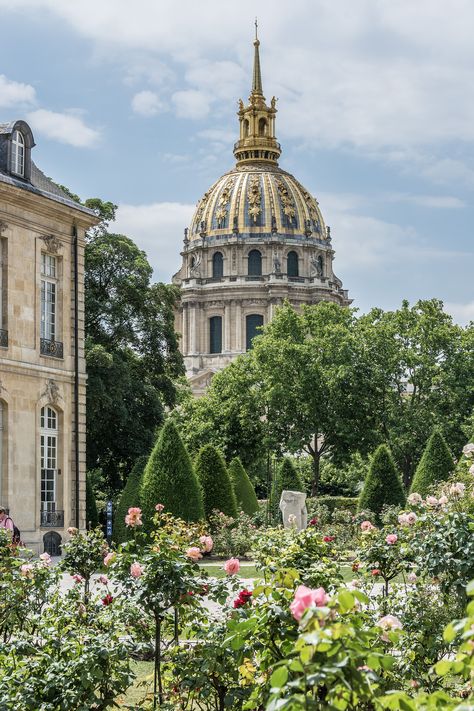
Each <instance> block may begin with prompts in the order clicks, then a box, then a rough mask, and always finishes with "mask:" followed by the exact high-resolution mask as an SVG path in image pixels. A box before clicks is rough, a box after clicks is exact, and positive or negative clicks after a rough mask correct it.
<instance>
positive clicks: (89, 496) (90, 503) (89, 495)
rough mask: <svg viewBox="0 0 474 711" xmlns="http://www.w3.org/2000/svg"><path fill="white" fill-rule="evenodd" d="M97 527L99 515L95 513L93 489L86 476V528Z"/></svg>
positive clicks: (95, 505)
mask: <svg viewBox="0 0 474 711" xmlns="http://www.w3.org/2000/svg"><path fill="white" fill-rule="evenodd" d="M98 525H99V514H98V513H97V503H96V500H95V495H94V489H93V488H92V482H91V480H90V478H89V475H88V474H86V526H87V528H96V526H98Z"/></svg>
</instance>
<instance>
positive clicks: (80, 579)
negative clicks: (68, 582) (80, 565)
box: [72, 573, 84, 583]
mask: <svg viewBox="0 0 474 711" xmlns="http://www.w3.org/2000/svg"><path fill="white" fill-rule="evenodd" d="M72 579H73V580H74V582H75V583H82V582H84V578H83V577H82V575H79V573H74V575H73V576H72Z"/></svg>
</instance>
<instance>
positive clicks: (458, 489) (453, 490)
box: [449, 481, 466, 497]
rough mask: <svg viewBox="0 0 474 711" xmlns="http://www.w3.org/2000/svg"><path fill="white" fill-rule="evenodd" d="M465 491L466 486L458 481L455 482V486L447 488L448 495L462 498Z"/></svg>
mask: <svg viewBox="0 0 474 711" xmlns="http://www.w3.org/2000/svg"><path fill="white" fill-rule="evenodd" d="M465 491H466V485H465V484H463V483H462V482H460V481H457V482H456V483H455V484H451V486H450V487H449V493H450V494H451V496H455V497H457V496H462V495H463V494H464V492H465Z"/></svg>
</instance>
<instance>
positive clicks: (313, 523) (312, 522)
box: [309, 516, 318, 526]
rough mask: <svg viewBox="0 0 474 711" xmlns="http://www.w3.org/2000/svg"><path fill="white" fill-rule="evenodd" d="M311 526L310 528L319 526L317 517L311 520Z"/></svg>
mask: <svg viewBox="0 0 474 711" xmlns="http://www.w3.org/2000/svg"><path fill="white" fill-rule="evenodd" d="M309 525H310V526H317V525H318V519H317V517H316V516H314V518H312V519H311V520H310V522H309Z"/></svg>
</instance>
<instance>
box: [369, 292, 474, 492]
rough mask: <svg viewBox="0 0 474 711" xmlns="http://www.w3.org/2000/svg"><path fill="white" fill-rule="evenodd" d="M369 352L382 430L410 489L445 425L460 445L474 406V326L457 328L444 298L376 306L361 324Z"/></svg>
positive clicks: (450, 438) (451, 438) (375, 407)
mask: <svg viewBox="0 0 474 711" xmlns="http://www.w3.org/2000/svg"><path fill="white" fill-rule="evenodd" d="M359 328H360V331H361V334H362V336H363V340H364V342H365V344H366V348H367V349H368V351H369V352H370V355H371V361H372V363H373V367H372V377H373V388H372V392H373V402H372V407H373V411H374V414H375V415H376V429H377V431H378V435H379V437H380V439H381V440H383V441H385V442H387V444H388V445H389V446H390V449H391V451H392V453H393V456H394V458H395V461H396V462H397V465H398V466H399V468H400V469H401V471H402V473H403V481H404V483H405V486H406V487H409V485H410V482H411V479H412V477H413V474H414V470H415V468H416V465H417V463H418V462H419V461H420V458H421V456H422V453H423V450H424V448H425V444H426V441H427V440H428V438H429V436H430V434H431V432H432V431H433V429H434V427H436V426H438V427H439V428H440V429H441V430H442V431H443V432H444V434H445V437H446V438H447V440H448V441H449V442H450V443H452V446H453V448H455V449H456V450H457V449H460V448H461V447H462V444H463V439H464V436H463V431H462V425H463V423H464V422H465V420H466V418H467V417H468V416H469V414H470V412H472V408H473V406H474V327H473V325H472V324H471V325H470V326H467V327H466V328H465V329H462V328H461V327H460V326H458V325H456V324H453V322H452V318H451V316H450V315H449V314H447V313H446V312H445V311H444V310H443V304H442V302H441V301H439V300H437V299H431V300H426V301H418V302H417V303H416V304H414V305H413V306H410V304H409V303H408V302H407V301H404V302H403V303H402V306H401V308H400V309H398V310H396V311H386V312H384V311H382V310H381V309H373V310H372V311H371V312H370V313H369V314H367V315H365V316H362V317H361V318H360V320H359Z"/></svg>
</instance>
